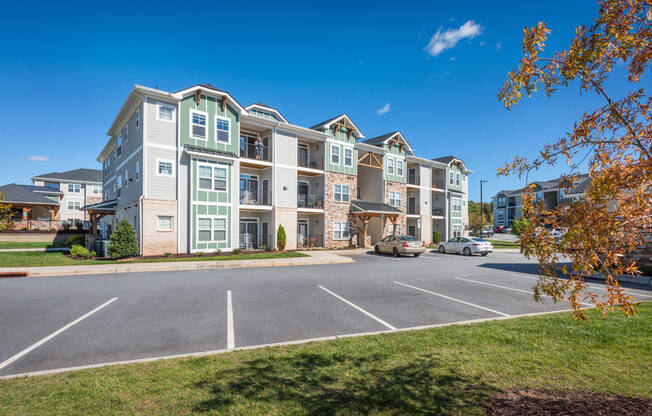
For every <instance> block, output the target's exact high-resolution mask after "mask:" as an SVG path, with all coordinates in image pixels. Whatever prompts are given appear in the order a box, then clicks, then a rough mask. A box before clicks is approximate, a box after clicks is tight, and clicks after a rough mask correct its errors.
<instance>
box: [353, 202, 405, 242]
mask: <svg viewBox="0 0 652 416" xmlns="http://www.w3.org/2000/svg"><path fill="white" fill-rule="evenodd" d="M351 207H352V215H353V217H355V218H359V219H360V221H361V222H362V245H363V246H364V244H366V243H365V241H366V239H367V228H368V224H369V220H370V219H372V218H374V217H375V218H387V219H388V220H389V221H390V222H391V223H392V235H396V224H397V223H398V219H399V215H401V214H402V212H401V211H400V210H398V209H396V208H394V207H392V206H390V205H387V204H381V203H376V202H366V201H353V202H352V203H351Z"/></svg>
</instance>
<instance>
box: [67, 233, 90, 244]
mask: <svg viewBox="0 0 652 416" xmlns="http://www.w3.org/2000/svg"><path fill="white" fill-rule="evenodd" d="M85 244H86V239H85V238H84V236H83V235H82V234H75V235H71V236H70V237H68V239H67V240H66V247H72V246H74V245H77V246H84V245H85Z"/></svg>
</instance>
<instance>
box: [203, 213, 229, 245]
mask: <svg viewBox="0 0 652 416" xmlns="http://www.w3.org/2000/svg"><path fill="white" fill-rule="evenodd" d="M197 241H200V242H202V243H210V242H220V241H226V218H219V217H199V218H197Z"/></svg>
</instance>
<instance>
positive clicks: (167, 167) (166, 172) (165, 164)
mask: <svg viewBox="0 0 652 416" xmlns="http://www.w3.org/2000/svg"><path fill="white" fill-rule="evenodd" d="M156 166H157V169H158V170H157V175H159V176H172V175H174V170H173V169H174V164H173V163H172V161H170V160H159V159H157V160H156Z"/></svg>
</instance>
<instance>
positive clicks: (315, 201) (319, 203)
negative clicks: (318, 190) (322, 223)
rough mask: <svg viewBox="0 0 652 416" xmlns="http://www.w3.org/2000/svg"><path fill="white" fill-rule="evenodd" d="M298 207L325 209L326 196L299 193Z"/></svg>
mask: <svg viewBox="0 0 652 416" xmlns="http://www.w3.org/2000/svg"><path fill="white" fill-rule="evenodd" d="M297 207H299V208H315V209H323V208H324V196H323V195H319V194H297Z"/></svg>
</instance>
